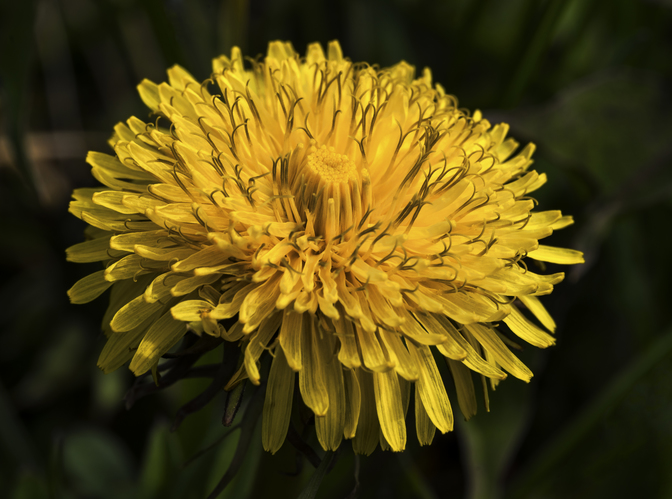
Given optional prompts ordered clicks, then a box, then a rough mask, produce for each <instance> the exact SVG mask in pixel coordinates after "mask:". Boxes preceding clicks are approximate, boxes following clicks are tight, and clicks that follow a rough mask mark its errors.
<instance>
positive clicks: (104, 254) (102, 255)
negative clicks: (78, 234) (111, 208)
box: [65, 234, 123, 263]
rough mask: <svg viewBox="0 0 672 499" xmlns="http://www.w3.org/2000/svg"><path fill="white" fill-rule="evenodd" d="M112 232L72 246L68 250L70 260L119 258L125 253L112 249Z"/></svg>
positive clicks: (79, 261)
mask: <svg viewBox="0 0 672 499" xmlns="http://www.w3.org/2000/svg"><path fill="white" fill-rule="evenodd" d="M111 235H112V234H110V235H108V236H105V237H99V238H96V239H93V240H92V241H86V242H83V243H79V244H75V245H74V246H70V247H69V248H68V249H67V250H65V251H66V255H67V259H68V261H69V262H77V263H88V262H100V261H103V260H110V259H112V258H119V257H120V256H122V255H123V253H119V252H118V251H112V250H110V236H111Z"/></svg>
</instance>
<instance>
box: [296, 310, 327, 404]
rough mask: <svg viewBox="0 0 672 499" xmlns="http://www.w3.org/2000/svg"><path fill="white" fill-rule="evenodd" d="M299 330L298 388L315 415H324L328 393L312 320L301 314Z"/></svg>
mask: <svg viewBox="0 0 672 499" xmlns="http://www.w3.org/2000/svg"><path fill="white" fill-rule="evenodd" d="M303 320H304V322H303V328H302V330H301V361H302V363H303V369H301V372H299V390H300V391H301V396H302V397H303V401H304V402H305V404H306V405H307V406H308V407H310V409H312V411H313V412H314V413H315V416H324V415H325V414H326V413H327V410H328V409H329V393H328V391H327V381H326V366H325V365H324V362H322V358H321V357H320V355H319V350H318V345H317V342H318V341H319V338H318V335H317V330H316V328H315V325H314V320H313V319H312V318H311V317H310V316H309V315H308V314H303Z"/></svg>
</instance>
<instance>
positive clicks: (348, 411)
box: [343, 369, 362, 439]
mask: <svg viewBox="0 0 672 499" xmlns="http://www.w3.org/2000/svg"><path fill="white" fill-rule="evenodd" d="M343 381H344V386H345V426H344V428H343V436H344V437H345V438H347V439H350V438H353V437H354V436H355V434H356V432H357V424H358V422H359V412H360V408H361V404H362V399H361V396H362V395H361V390H360V388H359V380H358V379H357V375H356V374H355V371H354V370H352V369H346V370H345V372H344V374H343Z"/></svg>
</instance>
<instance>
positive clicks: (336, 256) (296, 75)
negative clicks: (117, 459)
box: [68, 42, 583, 454]
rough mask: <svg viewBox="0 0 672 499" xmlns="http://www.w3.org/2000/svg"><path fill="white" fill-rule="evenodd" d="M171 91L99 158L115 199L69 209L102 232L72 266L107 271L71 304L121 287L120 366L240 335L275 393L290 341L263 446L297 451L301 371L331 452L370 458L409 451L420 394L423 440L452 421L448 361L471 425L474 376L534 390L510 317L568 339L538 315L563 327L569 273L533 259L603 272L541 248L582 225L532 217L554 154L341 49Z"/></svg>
mask: <svg viewBox="0 0 672 499" xmlns="http://www.w3.org/2000/svg"><path fill="white" fill-rule="evenodd" d="M168 79H169V83H161V84H159V85H157V84H155V83H152V82H150V81H147V80H145V81H143V82H142V83H141V84H140V85H139V87H138V89H139V91H140V96H141V97H142V99H143V101H144V102H145V104H146V105H147V106H148V107H149V108H150V109H151V110H152V112H153V114H154V115H155V116H156V117H158V119H156V123H151V122H150V123H145V122H143V121H142V120H140V119H138V118H135V117H133V118H130V119H129V120H128V121H127V122H126V124H122V123H120V124H118V125H117V126H116V127H115V133H114V136H113V137H112V139H111V140H110V144H111V146H112V147H113V148H114V151H115V154H116V155H115V156H110V155H107V154H102V153H97V152H91V153H89V155H88V157H87V161H88V163H89V164H90V165H91V166H92V172H93V175H94V177H96V179H98V180H99V181H100V182H101V184H103V185H104V187H98V188H92V189H78V190H76V191H75V192H74V195H73V196H74V200H73V201H72V203H71V205H70V211H71V212H72V213H73V214H75V215H76V216H78V217H79V218H81V219H82V220H84V221H85V222H87V223H88V224H90V226H91V227H89V228H88V230H87V234H88V237H89V239H88V240H87V241H86V242H84V243H81V244H77V245H75V246H73V247H71V248H70V249H69V250H68V258H69V259H70V260H71V261H75V262H92V261H102V262H105V269H104V270H101V271H99V272H96V273H94V274H92V275H90V276H88V277H86V278H84V279H82V280H81V281H79V282H78V283H76V284H75V286H74V287H73V288H72V289H71V290H70V291H69V295H70V298H71V300H72V302H73V303H85V302H88V301H90V300H93V299H94V298H96V297H98V296H99V295H100V294H101V293H103V292H104V291H105V290H106V289H108V288H110V287H111V288H112V289H111V299H110V306H109V309H108V311H107V313H106V315H105V318H104V322H103V328H104V331H105V333H106V335H107V338H108V339H107V344H106V345H105V348H104V350H103V352H102V354H101V356H100V359H99V366H100V367H101V368H102V369H103V370H104V371H105V372H109V371H112V370H114V369H117V368H118V367H120V366H122V365H123V364H125V363H126V362H128V361H129V360H130V361H131V362H130V369H131V370H132V371H133V372H134V373H135V374H136V375H140V374H143V373H145V372H146V371H148V370H149V369H151V368H153V367H154V366H156V365H157V363H158V361H159V359H160V358H161V356H162V355H164V354H165V353H166V352H168V350H170V349H171V347H173V346H174V345H175V344H176V343H177V342H178V341H179V340H180V339H181V338H182V337H183V336H184V335H185V334H186V333H187V331H188V330H191V331H194V332H195V333H197V334H208V335H213V336H218V337H221V338H223V339H224V340H225V341H227V342H236V343H238V344H239V345H240V348H241V349H242V351H243V352H244V363H243V365H242V367H241V369H240V370H239V372H237V373H236V374H235V375H234V377H233V378H232V379H231V380H230V381H229V383H228V386H227V387H228V388H231V387H233V386H234V385H235V384H236V383H238V382H240V381H241V380H243V379H245V378H249V380H250V381H251V382H252V383H255V384H259V383H260V373H259V359H260V357H261V355H262V354H263V353H264V351H265V350H269V351H270V353H271V354H272V356H273V359H272V364H271V368H270V374H269V376H268V380H267V389H266V400H265V405H264V410H263V431H262V434H263V444H264V447H265V448H266V449H267V450H268V451H270V452H275V451H277V450H278V449H279V448H280V446H281V445H282V443H283V441H284V440H285V436H286V434H287V429H288V425H289V419H290V413H291V409H292V398H293V397H292V395H293V393H294V389H295V379H296V376H295V373H298V389H299V391H300V394H301V397H302V399H303V402H304V403H305V404H306V406H308V407H309V408H310V409H311V410H312V411H313V412H314V414H315V427H316V432H317V437H318V440H319V442H320V444H321V445H322V447H323V448H324V449H326V450H330V449H336V448H337V447H338V446H339V445H340V443H341V441H342V439H344V438H345V439H352V444H353V447H354V450H355V451H356V452H358V453H362V454H370V453H371V452H372V451H373V450H374V449H375V448H376V446H377V445H378V443H380V444H381V446H382V447H383V448H384V449H391V450H393V451H401V450H403V449H404V447H405V445H406V424H405V416H406V412H407V409H408V405H409V400H410V397H411V391H412V389H413V388H414V390H413V391H414V396H415V404H414V405H415V420H416V430H417V435H418V439H419V441H420V443H421V444H429V443H430V442H431V441H432V439H433V436H434V433H435V430H436V429H437V428H438V430H439V431H441V432H442V433H445V432H448V431H451V430H452V428H453V412H452V409H451V405H450V402H449V400H448V396H447V394H446V389H445V386H444V382H443V380H442V378H441V375H440V373H439V370H438V368H437V364H436V361H435V357H434V356H435V355H436V354H441V355H442V356H444V357H445V358H446V360H447V363H448V366H449V369H450V372H451V373H452V377H453V379H454V382H455V384H456V388H457V399H458V403H459V406H460V408H461V410H462V412H463V413H464V415H465V416H466V417H467V418H468V417H470V416H471V415H473V414H474V413H475V411H476V402H475V397H474V386H473V384H472V377H471V371H474V372H476V373H479V374H481V375H482V376H484V377H486V378H490V379H491V380H493V381H492V382H493V386H494V384H496V382H497V381H498V380H501V379H504V378H505V377H506V376H507V373H509V374H511V375H513V376H515V377H516V378H519V379H522V380H524V381H528V380H529V379H530V378H531V376H532V373H531V372H530V370H529V369H528V368H527V367H526V366H525V365H523V364H522V363H521V362H520V361H519V360H518V359H517V358H516V357H515V356H514V355H513V354H512V353H511V352H510V350H509V348H508V347H507V346H506V342H509V343H510V341H508V339H504V335H503V333H502V332H501V331H500V329H498V325H499V324H498V323H499V322H500V321H503V322H504V323H506V325H507V326H508V328H509V329H510V330H511V331H512V332H513V333H514V334H515V335H517V336H518V337H520V339H522V340H524V341H526V342H528V343H530V344H532V345H535V346H538V347H542V348H543V347H546V346H549V345H551V344H553V342H554V340H553V337H552V336H551V335H550V334H548V333H547V332H546V331H544V330H543V329H542V328H541V327H539V326H538V325H536V324H535V323H534V322H533V321H532V320H530V318H528V317H527V316H526V315H525V314H526V313H527V314H528V315H530V314H531V315H533V316H535V317H536V318H537V319H538V321H539V322H540V323H541V324H542V325H543V326H545V328H546V329H548V330H550V331H551V332H552V331H553V329H554V327H555V324H554V322H553V319H552V318H551V317H550V315H549V314H548V313H547V312H546V310H545V308H544V307H543V305H542V304H541V302H540V301H539V299H538V296H540V295H544V294H548V293H550V292H551V291H552V289H553V286H554V285H555V284H556V283H558V282H560V281H561V280H562V279H563V275H564V274H562V273H557V274H552V275H539V274H536V273H534V272H532V271H530V270H529V269H528V268H527V267H526V265H525V259H526V258H532V259H535V260H540V261H544V262H553V263H560V264H574V263H580V262H582V261H583V258H582V255H581V253H580V252H577V251H573V250H569V249H562V248H555V247H551V246H543V245H540V244H539V240H540V239H542V238H545V237H547V236H549V235H551V233H552V232H553V230H554V229H560V228H563V227H565V226H567V225H569V224H571V223H572V219H571V217H567V216H562V215H561V213H560V212H559V211H544V212H533V211H532V209H533V208H534V200H533V199H531V198H530V197H529V194H530V193H531V192H532V191H534V190H535V189H537V188H539V187H540V186H542V185H543V184H544V182H545V181H546V176H545V175H544V174H538V173H537V172H535V171H534V170H530V169H529V167H530V164H531V163H532V160H531V156H532V152H533V150H534V146H533V145H531V144H530V145H527V146H525V147H524V148H522V150H520V151H519V152H517V153H516V151H517V149H518V143H517V142H515V141H514V140H513V139H510V138H508V139H507V138H506V134H507V131H508V126H507V125H505V124H500V125H496V126H491V125H490V123H489V122H488V121H487V120H485V119H484V118H482V116H481V113H480V112H478V111H476V112H475V113H474V114H473V115H471V116H470V115H469V114H467V113H466V112H465V111H464V110H461V109H458V107H457V101H456V99H455V98H454V97H452V96H451V95H448V94H446V92H445V91H444V89H443V87H441V86H440V85H438V84H434V83H433V82H432V77H431V73H430V71H429V69H425V70H424V71H423V73H422V75H421V76H420V77H419V78H416V77H415V75H414V68H413V66H410V65H408V64H407V63H405V62H400V63H399V64H397V65H395V66H393V67H391V68H387V69H380V68H378V67H376V66H369V65H368V64H363V63H352V62H351V61H350V60H348V59H346V58H344V57H343V55H342V52H341V48H340V46H339V44H338V42H331V43H330V44H329V46H328V51H327V54H326V55H325V53H324V52H323V49H322V47H321V46H320V45H319V44H312V45H310V46H309V47H308V51H307V54H306V56H305V57H303V58H302V57H300V56H299V55H298V54H297V53H296V52H295V51H294V49H293V48H292V46H291V45H290V44H289V43H285V42H272V43H271V44H270V46H269V49H268V55H267V56H266V58H265V59H263V61H260V60H256V61H255V60H250V62H249V63H244V60H243V56H242V54H241V52H240V50H239V49H238V48H234V49H233V50H232V53H231V57H225V56H221V57H219V58H217V59H215V60H214V61H213V73H212V76H211V78H210V79H208V80H206V81H205V82H203V83H199V82H197V81H196V80H195V79H194V78H193V77H192V76H191V75H190V74H189V73H187V72H186V71H185V70H184V69H182V68H180V67H178V66H175V67H173V68H171V69H170V70H169V71H168ZM523 312H525V313H523ZM223 319H231V320H233V321H235V322H233V324H234V325H233V326H232V327H230V328H229V329H228V330H227V329H226V328H224V326H223V325H222V324H221V323H220V321H222V320H223ZM501 329H502V330H503V329H505V328H504V327H502V328H501Z"/></svg>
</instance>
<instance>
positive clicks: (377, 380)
mask: <svg viewBox="0 0 672 499" xmlns="http://www.w3.org/2000/svg"><path fill="white" fill-rule="evenodd" d="M373 389H374V394H375V397H376V411H377V413H378V421H379V422H380V429H381V430H382V432H383V435H384V436H385V440H387V442H388V444H389V445H390V448H391V449H392V450H393V451H394V452H401V451H402V450H404V449H405V448H406V422H405V421H404V408H403V405H402V401H401V392H400V390H399V379H398V377H397V373H396V372H395V371H393V370H389V371H387V372H382V373H381V372H374V373H373Z"/></svg>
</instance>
